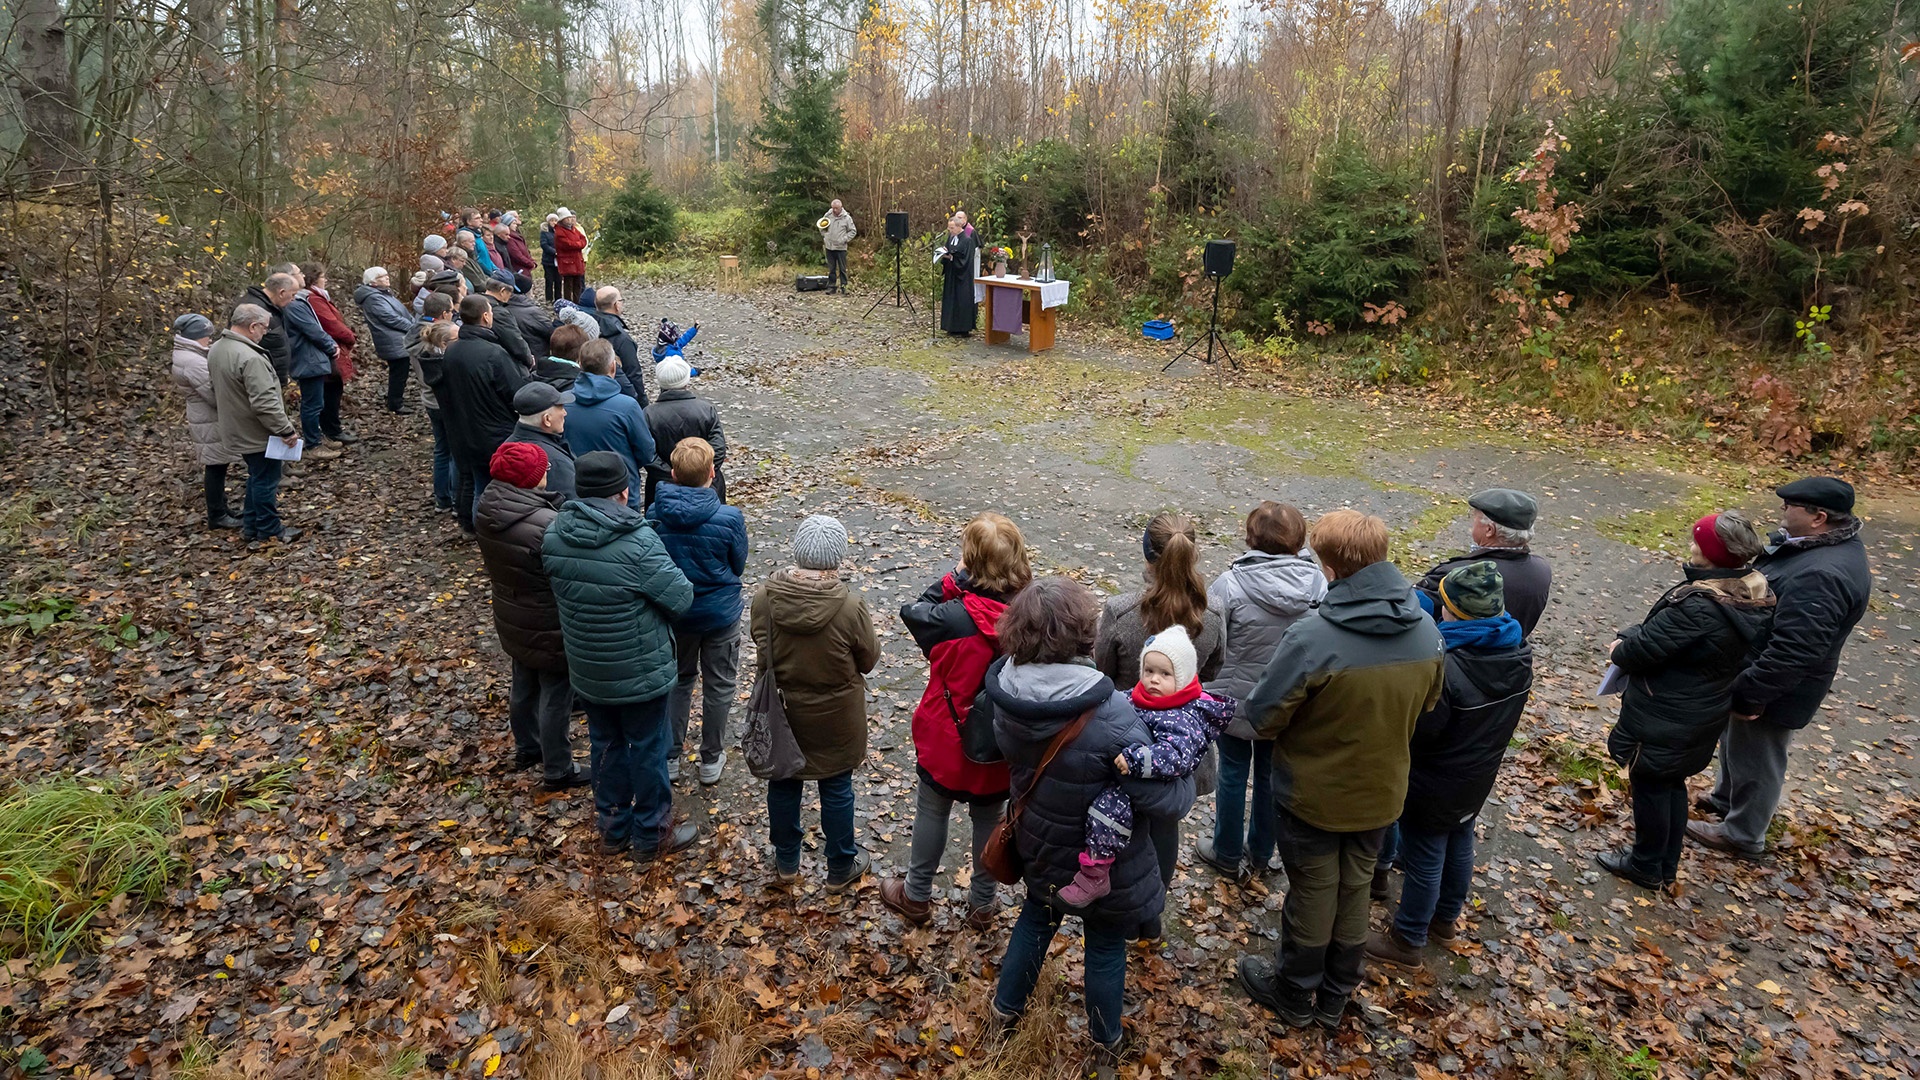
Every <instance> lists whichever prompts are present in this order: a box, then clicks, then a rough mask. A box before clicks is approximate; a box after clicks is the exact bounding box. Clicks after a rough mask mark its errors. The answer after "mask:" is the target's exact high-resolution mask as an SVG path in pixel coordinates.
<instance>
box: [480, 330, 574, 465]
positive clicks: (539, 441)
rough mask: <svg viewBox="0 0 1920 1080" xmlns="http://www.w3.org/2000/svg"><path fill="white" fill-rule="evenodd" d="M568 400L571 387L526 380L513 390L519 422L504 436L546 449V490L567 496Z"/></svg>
mask: <svg viewBox="0 0 1920 1080" xmlns="http://www.w3.org/2000/svg"><path fill="white" fill-rule="evenodd" d="M496 325H497V324H496ZM571 404H573V394H572V392H571V391H567V390H559V389H556V388H555V387H554V385H553V384H552V383H544V382H540V381H538V380H536V381H534V382H530V383H528V384H527V385H525V386H523V387H521V388H520V389H518V390H516V391H514V393H513V411H514V412H515V413H517V414H519V416H520V422H519V423H517V424H515V425H513V434H511V435H509V436H507V438H506V442H510V443H532V444H533V445H535V446H537V447H539V448H540V449H541V450H542V451H543V452H545V453H546V455H547V490H548V491H557V492H559V493H560V494H561V495H562V496H564V497H565V498H568V499H571V498H573V495H574V489H573V470H574V464H573V447H572V446H570V445H568V443H567V406H569V405H571Z"/></svg>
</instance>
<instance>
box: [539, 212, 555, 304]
mask: <svg viewBox="0 0 1920 1080" xmlns="http://www.w3.org/2000/svg"><path fill="white" fill-rule="evenodd" d="M558 224H560V219H559V217H557V216H555V215H553V214H548V215H547V220H546V222H545V223H544V224H542V225H541V226H540V276H541V278H542V280H543V281H544V282H545V284H546V296H547V306H548V307H552V306H553V302H554V301H555V300H558V299H560V255H559V253H558V252H556V251H554V249H553V227H554V226H555V225H558Z"/></svg>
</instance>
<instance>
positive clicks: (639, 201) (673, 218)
mask: <svg viewBox="0 0 1920 1080" xmlns="http://www.w3.org/2000/svg"><path fill="white" fill-rule="evenodd" d="M678 239H680V221H679V212H678V211H676V210H675V209H674V208H673V204H672V203H671V202H668V201H667V197H666V195H665V194H663V193H662V192H661V191H660V189H659V188H657V187H654V186H653V174H652V173H650V172H647V171H646V170H644V169H643V170H641V171H640V172H637V173H634V174H633V175H632V176H630V177H628V178H627V182H626V185H625V186H624V187H622V188H621V189H620V193H619V194H618V195H615V196H614V197H613V205H612V206H611V207H609V208H608V210H607V219H606V221H604V222H603V223H601V226H600V243H601V244H602V245H604V246H605V247H606V249H607V250H608V251H611V252H612V253H614V254H615V255H625V256H627V257H628V258H632V259H638V258H643V257H645V256H648V255H652V254H654V253H655V252H658V251H664V250H665V249H666V248H667V247H668V246H670V245H671V244H672V243H673V242H674V241H675V240H678Z"/></svg>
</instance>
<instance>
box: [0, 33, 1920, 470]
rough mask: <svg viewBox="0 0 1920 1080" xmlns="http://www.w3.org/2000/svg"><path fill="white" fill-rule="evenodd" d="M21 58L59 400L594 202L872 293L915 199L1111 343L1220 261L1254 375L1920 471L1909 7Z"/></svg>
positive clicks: (628, 224) (370, 38)
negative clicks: (822, 222)
mask: <svg viewBox="0 0 1920 1080" xmlns="http://www.w3.org/2000/svg"><path fill="white" fill-rule="evenodd" d="M0 31H3V32H4V44H5V48H4V50H0V65H4V66H0V82H4V84H5V89H6V91H7V92H6V93H5V94H4V95H0V100H4V113H3V114H0V160H3V161H4V162H5V163H6V171H5V174H4V180H5V193H6V197H7V204H6V207H5V208H4V214H0V307H5V308H6V309H7V310H8V311H9V312H10V313H11V321H12V323H13V325H14V327H15V329H16V337H15V341H16V342H17V344H18V345H19V346H21V347H23V348H24V349H25V353H24V358H25V360H27V361H28V362H29V363H31V364H32V365H34V367H35V370H36V371H37V372H38V374H39V376H40V377H38V378H37V379H36V380H35V382H36V385H38V386H41V387H44V388H45V390H46V392H47V393H48V395H49V397H50V400H51V404H52V405H53V406H54V407H57V408H60V409H72V408H75V407H76V406H77V405H91V404H92V403H93V402H95V401H97V400H99V399H100V397H101V395H100V391H101V389H103V388H105V389H107V390H109V391H112V390H114V389H117V388H120V387H122V386H124V385H125V384H126V382H127V380H125V379H122V378H120V377H119V375H120V373H121V372H123V371H124V370H125V369H126V367H127V365H129V364H147V365H148V366H150V367H155V368H157V366H158V364H159V362H160V360H161V358H162V357H163V356H164V352H165V343H166V336H165V332H164V330H165V326H166V323H167V321H168V320H169V319H170V318H171V317H172V315H174V314H175V313H177V312H179V311H181V310H202V311H217V309H220V308H221V307H223V304H224V299H225V298H227V297H230V296H231V295H233V294H234V293H235V292H237V291H238V289H239V287H240V286H241V285H242V284H243V283H244V282H247V281H251V280H256V279H257V278H258V277H259V274H260V267H261V266H262V265H263V264H264V263H266V262H269V261H278V260H280V259H283V258H296V257H297V258H306V257H319V258H323V259H325V260H327V261H330V262H332V263H333V264H335V265H337V266H339V267H340V268H342V269H343V270H345V269H350V268H351V269H357V268H358V267H360V266H363V265H366V264H369V263H376V262H378V263H383V264H385V265H389V266H393V267H401V268H407V269H409V270H410V268H411V266H412V264H413V261H414V254H415V253H416V252H417V250H418V248H417V244H418V241H419V237H420V235H421V234H422V233H423V232H426V231H429V230H431V229H433V228H435V227H437V226H438V225H439V224H440V221H441V217H440V215H441V212H442V211H443V210H447V209H450V208H453V207H457V206H459V205H462V204H466V203H474V204H479V205H494V206H502V207H516V208H520V209H522V210H523V211H526V212H527V217H528V220H529V222H530V225H529V230H531V223H533V222H537V220H538V219H539V217H540V216H542V215H543V214H544V213H545V212H546V211H547V210H548V209H550V208H552V207H553V206H555V205H558V204H561V203H566V204H569V205H571V206H573V207H574V208H575V209H577V210H579V211H580V212H581V214H582V217H583V219H584V220H585V222H586V224H587V226H588V228H589V229H590V230H591V231H593V232H594V233H595V234H596V239H597V244H596V256H597V258H598V260H599V266H598V267H597V268H596V269H595V271H594V274H593V276H597V277H602V278H604V277H610V276H619V275H622V274H627V275H632V274H642V275H647V276H650V277H677V278H682V279H685V280H692V281H700V280H710V279H711V274H712V272H713V270H712V267H713V264H714V258H713V257H714V256H715V255H716V254H719V253H721V252H736V253H740V254H743V255H745V256H746V257H747V258H748V260H749V262H750V264H753V265H759V266H770V267H774V268H775V269H772V270H768V271H767V272H766V274H765V280H767V281H773V280H775V279H776V278H777V277H778V276H779V275H781V274H785V273H790V272H791V271H790V269H788V267H787V264H788V263H791V262H793V261H799V260H805V259H807V258H809V257H811V256H812V253H814V252H816V251H817V246H818V234H817V232H816V231H815V229H814V227H813V220H814V218H815V217H817V215H818V214H819V213H821V212H822V210H823V209H824V206H825V204H826V201H827V200H828V199H830V198H832V197H836V196H837V197H840V198H843V199H844V200H845V201H846V204H847V206H848V208H849V209H850V210H851V211H852V212H853V213H854V214H855V215H856V217H857V219H858V220H859V222H860V225H861V228H862V230H863V240H862V241H861V242H860V243H858V244H857V245H856V251H855V259H854V263H855V272H856V275H857V276H858V277H859V278H861V279H863V280H864V281H865V282H866V283H868V284H870V285H874V286H877V285H878V284H879V283H880V281H881V279H882V278H883V277H887V276H890V271H891V251H890V249H888V248H887V247H886V245H885V244H884V241H883V240H882V239H881V233H882V229H881V223H882V216H883V215H884V213H885V212H886V211H888V210H895V209H898V210H905V211H907V212H908V213H909V214H910V215H911V218H912V220H913V223H914V226H915V232H916V234H918V236H919V237H923V238H929V239H930V238H931V236H932V235H933V230H934V229H935V227H936V225H937V223H939V222H940V221H942V220H943V219H944V217H945V216H946V214H947V213H948V212H949V211H951V210H953V209H956V208H964V209H966V210H967V211H968V212H969V213H970V214H971V215H972V216H973V219H974V221H975V223H976V224H977V225H978V226H979V227H980V228H981V230H982V232H983V234H984V235H985V237H986V238H987V239H988V240H990V241H994V242H1001V243H1008V244H1009V245H1010V246H1012V247H1014V248H1015V249H1016V251H1017V250H1018V249H1019V248H1020V247H1021V245H1022V239H1023V238H1024V239H1026V240H1029V241H1030V243H1031V246H1032V249H1033V251H1034V252H1036V253H1037V251H1038V248H1039V246H1040V245H1041V244H1042V243H1045V244H1047V245H1050V249H1051V251H1052V252H1053V253H1054V254H1055V257H1056V262H1057V265H1056V270H1057V272H1058V273H1059V274H1060V276H1062V277H1066V278H1070V279H1072V280H1073V281H1074V282H1075V293H1074V297H1075V299H1074V304H1073V310H1072V312H1071V313H1070V314H1071V315H1072V317H1074V318H1076V319H1078V320H1079V321H1080V322H1081V323H1082V324H1083V325H1088V326H1093V325H1103V326H1106V327H1111V328H1113V329H1114V330H1115V331H1116V332H1122V331H1124V332H1132V333H1137V329H1138V324H1139V323H1140V322H1141V321H1142V320H1143V319H1147V318H1152V317H1160V316H1171V317H1174V318H1176V319H1177V320H1180V321H1182V322H1183V324H1184V325H1185V326H1186V327H1187V329H1188V332H1192V330H1193V328H1194V327H1195V326H1196V324H1197V323H1198V322H1201V321H1204V318H1205V311H1206V308H1207V305H1208V303H1209V301H1210V300H1211V297H1212V292H1211V282H1209V281H1208V280H1207V279H1206V277H1205V276H1204V274H1203V273H1202V271H1201V266H1200V250H1201V246H1202V244H1203V242H1204V241H1205V240H1206V239H1208V238H1212V237H1227V238H1233V239H1236V240H1238V242H1239V259H1238V262H1237V265H1236V267H1235V270H1234V272H1233V274H1232V276H1231V277H1230V278H1228V279H1227V280H1226V282H1225V283H1224V287H1223V288H1222V290H1221V306H1222V311H1223V315H1224V318H1225V320H1226V322H1227V325H1228V326H1229V328H1230V329H1231V331H1232V335H1233V340H1234V342H1235V343H1236V344H1238V345H1240V346H1241V351H1242V352H1243V353H1244V354H1245V357H1246V359H1248V360H1249V361H1250V362H1252V363H1254V364H1256V365H1259V366H1262V367H1267V368H1277V369H1280V370H1282V371H1295V372H1302V373H1305V374H1307V375H1309V376H1312V377H1331V378H1338V379H1345V380H1353V381H1356V382H1362V383H1388V384H1391V383H1407V384H1430V385H1434V386H1436V387H1438V388H1439V389H1441V390H1443V391H1446V392H1451V393H1458V394H1465V395H1471V396H1474V397H1477V398H1484V399H1490V400H1494V401H1502V402H1519V403H1523V404H1526V405H1529V406H1536V407H1539V408H1542V409H1544V410H1547V411H1549V412H1550V413H1551V414H1553V415H1556V416H1559V417H1564V418H1568V419H1572V420H1575V421H1580V422H1583V423H1586V424H1589V425H1595V426H1599V427H1602V428H1611V429H1616V430H1621V431H1626V432H1631V433H1645V434H1651V435H1657V436H1659V437H1663V438H1668V439H1673V440H1678V441H1681V442H1683V443H1685V442H1697V443H1706V444H1722V445H1730V446H1731V448H1732V449H1734V450H1736V451H1739V452H1746V451H1748V450H1750V449H1752V448H1754V447H1759V448H1762V449H1764V450H1765V451H1767V452H1770V453H1773V454H1777V455H1783V456H1788V457H1805V458H1817V459H1822V460H1825V461H1827V462H1830V463H1846V462H1851V463H1854V464H1859V465H1866V466H1877V467H1879V468H1881V469H1897V468H1900V467H1902V466H1904V465H1905V464H1906V463H1907V462H1908V461H1909V460H1910V458H1911V456H1912V455H1913V453H1914V450H1915V448H1916V447H1920V420H1917V419H1916V412H1920V329H1917V328H1916V325H1915V322H1914V319H1913V316H1912V308H1913V297H1914V288H1915V281H1914V273H1915V266H1914V260H1915V255H1914V243H1913V242H1914V239H1915V233H1916V230H1917V229H1920V162H1917V161H1916V158H1915V153H1916V138H1915V136H1916V123H1915V120H1916V106H1917V105H1920V3H1914V2H1912V0H1665V2H1662V0H1398V2H1389V0H1262V2H1258V3H1234V2H1229V0H1178V2H1176V0H865V2H862V0H685V2H678V3H677V2H674V0H588V2H578V0H402V2H392V0H381V2H378V3H368V2H366V0H173V2H164V0H66V2H62V0H6V2H5V6H4V15H0ZM917 244H918V240H916V241H915V244H910V245H909V248H910V250H911V251H913V252H915V253H916V254H917V252H918V250H919V249H918V247H917V246H915V245H917ZM623 260H640V261H639V262H638V263H637V264H635V265H625V264H623ZM1016 261H1017V260H1016ZM906 263H907V266H908V268H909V272H910V274H911V276H912V279H913V282H912V283H913V285H914V287H916V288H920V287H923V286H924V284H925V281H926V278H925V275H926V274H928V273H929V271H928V270H927V269H926V267H925V260H924V259H920V258H909V259H907V260H906ZM336 276H342V275H339V274H337V275H336ZM402 277H404V274H396V278H402Z"/></svg>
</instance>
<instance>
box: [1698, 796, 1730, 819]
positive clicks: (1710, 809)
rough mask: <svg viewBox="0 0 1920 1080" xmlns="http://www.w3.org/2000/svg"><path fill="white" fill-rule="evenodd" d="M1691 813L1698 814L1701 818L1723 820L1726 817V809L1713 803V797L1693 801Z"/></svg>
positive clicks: (1702, 797)
mask: <svg viewBox="0 0 1920 1080" xmlns="http://www.w3.org/2000/svg"><path fill="white" fill-rule="evenodd" d="M1693 812H1694V813H1696V814H1699V815H1700V816H1701V817H1717V818H1723V817H1726V816H1727V808H1726V807H1724V806H1721V805H1720V804H1719V803H1717V802H1714V801H1713V796H1711V795H1701V796H1698V797H1696V798H1695V799H1694V800H1693Z"/></svg>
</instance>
